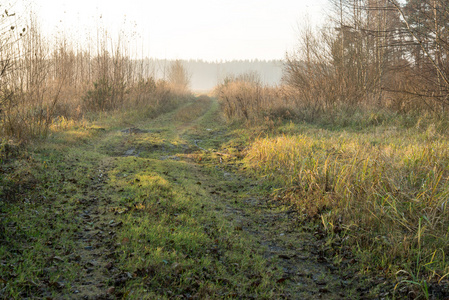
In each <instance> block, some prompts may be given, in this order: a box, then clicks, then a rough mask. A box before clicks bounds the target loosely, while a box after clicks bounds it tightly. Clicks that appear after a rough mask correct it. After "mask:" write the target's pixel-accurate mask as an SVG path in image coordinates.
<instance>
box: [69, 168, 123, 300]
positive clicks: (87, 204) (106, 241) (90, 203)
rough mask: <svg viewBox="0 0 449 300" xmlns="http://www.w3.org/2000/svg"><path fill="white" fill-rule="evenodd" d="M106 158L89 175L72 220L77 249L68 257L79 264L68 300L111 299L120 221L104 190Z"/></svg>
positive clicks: (105, 188) (105, 184)
mask: <svg viewBox="0 0 449 300" xmlns="http://www.w3.org/2000/svg"><path fill="white" fill-rule="evenodd" d="M109 164H110V162H109V160H104V161H102V162H100V163H99V165H98V166H97V173H96V174H95V176H92V177H91V178H90V184H89V185H88V187H87V188H86V191H85V193H84V197H83V198H81V199H79V205H78V209H77V214H76V218H75V220H74V222H76V223H77V224H78V225H77V228H78V230H77V231H76V232H75V239H76V242H75V243H76V245H77V246H76V248H75V249H77V250H75V251H74V253H72V255H71V258H70V259H71V260H72V261H73V262H74V263H75V264H77V265H78V266H79V273H78V276H77V279H76V280H75V282H74V283H73V285H72V295H71V296H70V297H66V298H71V299H94V298H95V299H108V298H112V297H111V296H110V295H109V294H110V292H111V291H110V290H109V291H108V286H107V283H108V281H109V280H110V279H111V278H112V276H113V273H114V269H113V268H114V266H113V258H114V256H115V252H114V244H115V231H116V229H117V228H119V227H120V225H121V224H119V223H115V222H114V218H113V216H114V215H113V213H112V212H111V211H110V210H109V209H108V208H107V207H108V204H109V203H110V200H109V198H108V190H107V181H108V178H107V171H108V167H109Z"/></svg>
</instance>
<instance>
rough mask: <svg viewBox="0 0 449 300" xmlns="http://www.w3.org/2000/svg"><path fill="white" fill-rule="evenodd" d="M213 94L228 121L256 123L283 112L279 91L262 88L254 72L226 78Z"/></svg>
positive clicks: (258, 77) (257, 75)
mask: <svg viewBox="0 0 449 300" xmlns="http://www.w3.org/2000/svg"><path fill="white" fill-rule="evenodd" d="M215 94H216V95H217V97H218V99H219V101H220V105H221V108H222V111H223V113H224V115H225V117H226V118H227V119H228V120H231V119H243V120H245V121H256V120H259V119H263V118H262V117H264V116H267V115H273V114H277V113H279V112H281V111H282V110H285V107H284V106H283V104H282V97H281V93H280V90H279V89H278V88H272V87H267V86H263V85H262V83H261V80H260V76H259V74H257V73H255V72H249V73H244V74H241V75H239V76H228V77H226V78H225V79H224V80H223V83H221V84H219V85H218V86H217V88H216V90H215ZM281 107H282V109H280V108H281Z"/></svg>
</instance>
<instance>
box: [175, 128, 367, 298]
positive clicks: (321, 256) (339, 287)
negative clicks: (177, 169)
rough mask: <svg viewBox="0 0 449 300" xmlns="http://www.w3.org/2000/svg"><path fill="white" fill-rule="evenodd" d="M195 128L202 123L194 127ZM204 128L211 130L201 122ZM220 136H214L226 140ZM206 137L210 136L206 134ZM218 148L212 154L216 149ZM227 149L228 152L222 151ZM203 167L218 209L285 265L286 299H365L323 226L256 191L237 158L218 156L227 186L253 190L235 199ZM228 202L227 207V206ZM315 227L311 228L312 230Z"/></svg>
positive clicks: (186, 133) (270, 258)
mask: <svg viewBox="0 0 449 300" xmlns="http://www.w3.org/2000/svg"><path fill="white" fill-rule="evenodd" d="M194 130H195V132H197V131H198V127H195V128H194ZM200 130H203V131H206V130H210V129H207V128H201V129H200ZM189 131H190V130H189V129H188V128H187V129H186V128H184V130H183V133H182V134H183V137H184V138H185V139H186V140H188V141H189V144H190V145H194V146H195V147H197V149H199V151H200V152H202V153H204V152H206V153H207V152H209V150H207V149H204V148H203V147H202V146H201V144H199V142H201V140H197V139H192V138H190V140H189V133H190V132H189ZM216 135H221V136H224V135H226V130H220V131H217V133H216ZM216 135H215V136H214V139H216V140H220V139H221V138H217V136H216ZM202 142H207V141H205V140H203V141H202ZM213 152H214V151H213V150H212V151H211V153H210V154H212V155H213V154H214V153H213ZM219 154H220V155H222V153H219ZM193 167H194V168H198V169H199V171H200V173H202V174H203V175H202V176H201V175H200V178H199V179H200V180H201V182H202V184H203V186H206V187H208V188H209V191H210V194H211V200H212V201H214V202H216V203H219V204H220V205H217V207H218V208H217V213H219V214H224V215H225V216H226V218H227V219H228V220H229V221H230V222H232V223H233V227H234V228H235V229H236V230H241V231H243V232H245V233H247V234H249V235H250V236H251V238H252V240H254V241H255V242H256V243H257V244H258V245H259V247H260V249H261V251H262V252H263V254H264V257H265V258H266V259H267V260H268V263H269V265H268V268H267V270H269V269H273V268H276V267H279V266H281V267H282V269H283V276H282V277H281V278H277V279H276V280H277V281H278V283H279V284H283V285H284V293H283V295H282V298H284V299H316V298H323V299H351V298H352V299H363V298H364V294H366V292H367V290H366V289H364V288H360V287H359V288H358V286H359V279H358V278H357V277H355V275H354V273H353V272H351V271H345V270H341V269H339V268H338V267H335V266H334V265H333V263H332V262H331V261H329V260H330V259H329V257H326V255H325V252H324V251H323V249H325V247H324V240H320V238H323V236H322V235H320V234H319V233H317V232H307V231H306V230H304V228H301V225H299V224H300V222H299V217H298V214H297V212H296V211H295V210H293V209H291V208H290V207H288V206H287V205H285V204H282V203H279V202H276V201H273V200H271V199H269V197H267V196H260V195H257V194H256V195H254V193H253V192H251V190H252V188H253V183H252V181H251V180H248V178H245V176H244V175H243V174H242V173H241V172H240V171H239V170H238V167H236V166H235V165H234V164H232V165H226V163H223V161H222V160H221V159H220V160H217V163H216V166H215V169H216V170H218V172H219V173H222V176H221V178H222V182H221V184H218V185H221V186H223V185H224V186H226V185H227V184H228V183H229V185H234V186H235V185H240V188H241V189H243V190H247V191H248V192H247V194H248V197H247V198H244V199H234V198H233V197H232V194H231V196H230V195H229V193H227V192H226V191H223V188H221V187H219V188H218V191H217V186H216V185H214V184H212V185H211V184H210V182H214V180H216V179H211V178H210V177H209V176H208V175H207V172H204V171H202V170H201V169H202V166H201V164H196V165H195V166H193ZM223 204H225V209H224V210H223V209H222V208H221V207H222V205H223ZM309 231H310V230H309Z"/></svg>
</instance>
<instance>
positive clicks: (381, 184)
mask: <svg viewBox="0 0 449 300" xmlns="http://www.w3.org/2000/svg"><path fill="white" fill-rule="evenodd" d="M448 149H449V141H448V140H447V138H441V137H438V138H436V137H435V135H434V134H433V133H429V131H427V132H426V133H423V134H421V135H418V134H417V133H416V132H406V131H405V130H402V131H398V130H396V129H391V130H386V131H385V132H383V133H382V134H379V133H377V134H374V133H369V134H361V133H358V134H356V133H348V132H344V131H343V132H341V131H336V132H328V131H323V130H319V131H311V132H310V133H306V134H301V135H295V136H285V135H284V136H278V137H269V138H260V139H258V140H256V141H255V142H254V143H253V144H252V146H251V147H250V149H249V151H248V154H247V157H246V164H247V165H248V166H249V167H250V169H251V170H252V171H253V172H255V173H257V174H258V175H260V176H263V177H265V178H266V179H267V180H269V181H272V182H275V183H277V184H279V185H280V186H281V187H282V188H281V190H280V192H279V195H280V196H283V197H285V198H287V199H288V200H289V201H291V202H292V203H293V204H296V205H297V206H298V208H300V210H301V211H302V212H303V213H304V216H306V217H309V218H314V217H316V218H318V220H320V221H321V223H322V225H323V226H324V228H325V229H327V230H328V232H329V233H331V234H335V235H336V236H339V237H342V235H346V236H347V237H348V243H352V245H353V250H354V252H357V253H358V257H359V258H360V259H361V260H362V263H364V264H365V267H366V269H367V270H376V271H377V272H378V270H383V271H384V272H385V273H387V274H390V275H391V274H395V273H396V272H398V271H399V270H405V271H406V272H407V273H408V274H410V276H412V275H413V276H414V277H411V278H413V279H416V278H421V279H422V278H424V279H426V280H441V279H443V277H444V276H445V275H447V274H448V273H449V264H448V262H447V260H446V255H447V254H448V253H449V248H448V245H449V235H448V231H447V228H448V227H449V205H448V198H449V150H448ZM342 231H343V233H342ZM421 276H422V277H421ZM446 279H447V277H446Z"/></svg>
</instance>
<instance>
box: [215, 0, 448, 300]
mask: <svg viewBox="0 0 449 300" xmlns="http://www.w3.org/2000/svg"><path fill="white" fill-rule="evenodd" d="M333 6H334V13H333V15H332V17H331V19H330V21H329V22H330V23H329V24H328V25H327V26H325V27H324V28H322V29H321V28H317V29H315V28H311V27H310V26H308V25H307V24H305V26H304V27H303V28H302V31H301V33H300V42H299V46H298V48H297V49H296V51H294V52H293V53H289V54H288V55H287V57H286V60H285V66H284V80H283V84H282V85H281V86H279V87H266V86H263V85H262V84H261V83H260V80H258V79H257V76H256V75H254V74H243V75H239V76H235V77H228V78H227V79H225V80H224V81H223V82H222V83H221V84H220V85H218V86H217V88H216V91H215V93H216V95H217V97H218V99H219V101H220V103H221V107H222V110H223V113H224V115H225V116H226V117H227V119H228V120H229V121H230V122H233V123H240V124H246V125H245V126H247V127H249V128H250V131H251V132H253V134H251V135H250V136H252V138H250V139H249V143H248V147H247V149H246V151H245V159H244V161H245V166H246V168H247V172H248V173H249V174H253V175H254V176H255V178H259V180H260V182H261V183H263V185H265V186H266V187H267V191H268V192H269V193H270V194H271V195H272V197H273V199H278V200H279V201H281V202H286V203H290V204H291V205H293V206H295V207H296V208H297V210H298V213H300V215H301V219H302V222H304V224H309V225H310V224H315V225H314V226H316V227H314V228H315V229H314V230H316V233H317V234H318V235H319V234H320V232H325V234H326V241H327V242H326V245H327V249H325V251H326V252H327V253H328V254H329V255H330V256H331V257H333V260H334V261H335V262H337V263H339V262H340V263H341V262H344V260H345V259H344V255H345V253H346V250H347V249H350V250H351V252H352V253H353V254H354V255H355V261H357V263H358V268H359V272H360V273H365V274H371V275H374V276H380V277H386V278H389V280H393V281H394V282H395V283H396V285H395V287H394V289H395V290H396V291H399V290H403V291H408V295H409V297H412V298H416V297H418V298H419V297H422V298H435V299H439V298H444V297H447V296H448V295H447V290H448V279H449V278H448V277H449V264H448V261H447V254H448V251H449V248H448V245H449V235H448V228H449V218H448V205H447V195H448V192H449V190H448V183H449V182H448V180H449V173H448V164H447V162H448V152H447V147H448V141H449V139H448V138H449V137H448V135H447V132H448V129H449V126H448V125H449V124H448V122H447V105H448V102H447V99H448V98H447V96H448V90H449V85H448V81H447V76H448V72H447V63H448V62H447V57H448V56H447V54H448V53H449V52H448V51H449V48H448V47H447V34H446V33H445V31H444V30H443V28H446V26H447V21H448V20H447V5H446V4H445V3H444V2H443V1H412V0H410V1H405V3H402V4H400V3H399V2H396V1H393V0H391V1H390V0H379V1H333ZM329 28H332V29H329ZM255 78H256V79H255ZM311 226H312V225H311ZM355 261H354V263H355Z"/></svg>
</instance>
